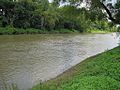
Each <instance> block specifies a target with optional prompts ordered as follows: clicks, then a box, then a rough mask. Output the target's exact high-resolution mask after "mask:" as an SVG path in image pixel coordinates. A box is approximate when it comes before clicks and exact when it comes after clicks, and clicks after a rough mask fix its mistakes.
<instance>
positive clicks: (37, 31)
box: [0, 26, 116, 35]
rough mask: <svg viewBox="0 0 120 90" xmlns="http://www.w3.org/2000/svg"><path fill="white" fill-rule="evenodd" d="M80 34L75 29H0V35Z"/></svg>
mask: <svg viewBox="0 0 120 90" xmlns="http://www.w3.org/2000/svg"><path fill="white" fill-rule="evenodd" d="M113 31H114V32H115V31H116V30H115V29H114V30H111V31H110V30H99V29H96V28H91V29H90V28H89V29H87V30H86V31H85V33H109V32H113ZM74 33H80V31H79V30H75V29H72V30H70V29H57V30H41V29H34V28H27V29H22V28H21V29H20V28H13V27H9V26H8V27H0V35H17V34H74Z"/></svg>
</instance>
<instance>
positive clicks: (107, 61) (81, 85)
mask: <svg viewBox="0 0 120 90" xmlns="http://www.w3.org/2000/svg"><path fill="white" fill-rule="evenodd" d="M33 90H120V47H117V48H115V49H112V50H110V51H107V52H104V53H102V54H99V55H96V56H94V57H91V58H88V59H86V60H84V61H83V62H81V63H80V64H78V65H76V66H75V67H73V68H71V69H69V70H68V71H66V72H65V73H64V74H62V75H60V76H58V77H57V78H55V79H52V80H50V81H47V82H44V83H43V84H39V85H37V86H35V87H34V88H33Z"/></svg>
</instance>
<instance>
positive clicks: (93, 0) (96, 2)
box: [54, 0, 119, 23]
mask: <svg viewBox="0 0 120 90" xmlns="http://www.w3.org/2000/svg"><path fill="white" fill-rule="evenodd" d="M55 1H56V2H59V3H60V2H63V3H64V2H67V3H69V4H70V5H72V6H77V7H78V6H80V5H81V4H82V3H83V1H84V3H85V4H86V6H88V7H89V8H91V7H99V8H101V9H104V10H105V11H106V13H107V14H108V18H109V19H110V20H111V21H112V22H114V23H119V20H118V19H117V18H114V17H113V15H112V13H111V11H110V10H109V8H108V7H107V6H106V5H105V4H104V2H105V0H54V2H55ZM117 3H119V2H117ZM118 13H119V11H118Z"/></svg>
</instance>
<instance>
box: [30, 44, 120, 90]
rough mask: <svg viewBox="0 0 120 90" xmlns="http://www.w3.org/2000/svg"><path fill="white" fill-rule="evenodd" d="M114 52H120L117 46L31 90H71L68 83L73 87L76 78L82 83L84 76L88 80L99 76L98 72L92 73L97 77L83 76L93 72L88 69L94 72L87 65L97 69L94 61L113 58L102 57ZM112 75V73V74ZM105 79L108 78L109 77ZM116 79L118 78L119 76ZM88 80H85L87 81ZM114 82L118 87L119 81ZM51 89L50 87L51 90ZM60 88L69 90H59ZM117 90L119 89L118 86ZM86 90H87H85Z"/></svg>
mask: <svg viewBox="0 0 120 90" xmlns="http://www.w3.org/2000/svg"><path fill="white" fill-rule="evenodd" d="M116 51H118V52H120V47H119V46H118V47H116V48H114V49H111V50H108V51H105V52H103V53H100V54H97V55H95V56H92V57H89V58H87V59H85V60H84V61H82V62H80V63H78V64H77V65H75V66H73V67H72V68H70V69H68V70H67V71H65V72H63V73H62V74H60V75H58V76H57V77H56V78H53V79H50V80H48V81H46V82H43V83H41V82H40V84H39V85H38V84H37V85H36V86H34V87H33V88H32V90H72V89H71V88H69V87H68V86H69V83H70V82H72V84H73V85H74V81H76V78H81V81H84V79H83V80H82V78H84V77H86V76H90V77H89V78H91V77H93V76H95V77H97V76H99V71H94V73H96V72H97V73H98V75H89V74H88V75H84V73H85V74H87V73H91V72H93V71H91V68H89V67H92V69H93V70H94V68H96V67H93V66H92V65H89V63H90V64H93V65H94V63H96V64H98V66H97V67H99V63H97V61H96V60H99V58H100V59H104V58H110V57H113V56H112V55H111V56H109V57H104V56H108V55H109V54H111V53H116ZM115 55H116V54H115ZM119 55H120V54H119ZM119 55H118V57H117V58H120V56H119ZM98 62H104V61H100V60H99V61H98ZM104 63H105V62H104ZM119 65H120V63H119ZM100 66H101V65H100ZM87 69H88V70H87ZM89 69H90V71H91V72H89ZM108 69H109V68H108ZM100 70H101V69H100ZM104 73H107V71H106V72H104ZM82 74H83V75H82ZM113 75H114V73H113ZM100 76H101V75H100ZM102 76H103V77H102V78H104V77H106V76H104V75H102ZM107 77H108V78H109V75H108V76H107ZM117 77H119V75H118V76H117ZM89 78H87V79H89ZM100 78H101V77H100ZM98 79H99V78H98ZM110 79H111V77H110ZM112 79H113V81H114V77H112ZM115 80H116V79H115ZM108 81H109V80H108ZM96 82H97V81H96ZM103 82H104V80H103ZM103 82H102V83H103ZM115 82H116V83H118V84H119V85H120V82H119V81H118V82H117V80H116V81H115ZM111 85H112V84H110V85H109V86H110V87H108V88H111ZM103 86H104V85H103ZM51 87H52V89H51ZM61 88H69V89H61ZM83 88H84V86H83ZM92 88H94V87H92ZM118 88H119V89H120V87H119V86H118ZM101 89H103V90H106V89H104V87H103V88H101ZM75 90H76V89H75ZM80 90H82V89H80ZM87 90H89V89H87ZM110 90H111V89H110Z"/></svg>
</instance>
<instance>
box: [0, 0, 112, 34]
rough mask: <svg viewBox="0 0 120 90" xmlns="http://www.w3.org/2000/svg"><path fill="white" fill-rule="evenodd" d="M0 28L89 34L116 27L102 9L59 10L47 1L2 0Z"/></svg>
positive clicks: (54, 4)
mask: <svg viewBox="0 0 120 90" xmlns="http://www.w3.org/2000/svg"><path fill="white" fill-rule="evenodd" d="M0 26H1V27H7V26H9V27H14V28H22V29H28V28H35V29H40V30H48V31H50V30H58V29H70V30H78V31H79V32H86V31H89V30H90V29H91V30H93V28H95V29H100V30H105V29H106V28H109V27H110V28H111V27H113V24H111V23H108V22H107V20H106V15H105V14H103V13H102V10H101V9H99V8H95V9H94V8H91V9H89V10H87V9H85V8H78V7H75V6H70V5H65V6H62V7H58V5H57V4H56V3H55V2H53V3H49V1H48V0H17V1H13V0H12V1H11V0H0ZM110 28H109V29H110ZM88 29H89V30H88Z"/></svg>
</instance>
